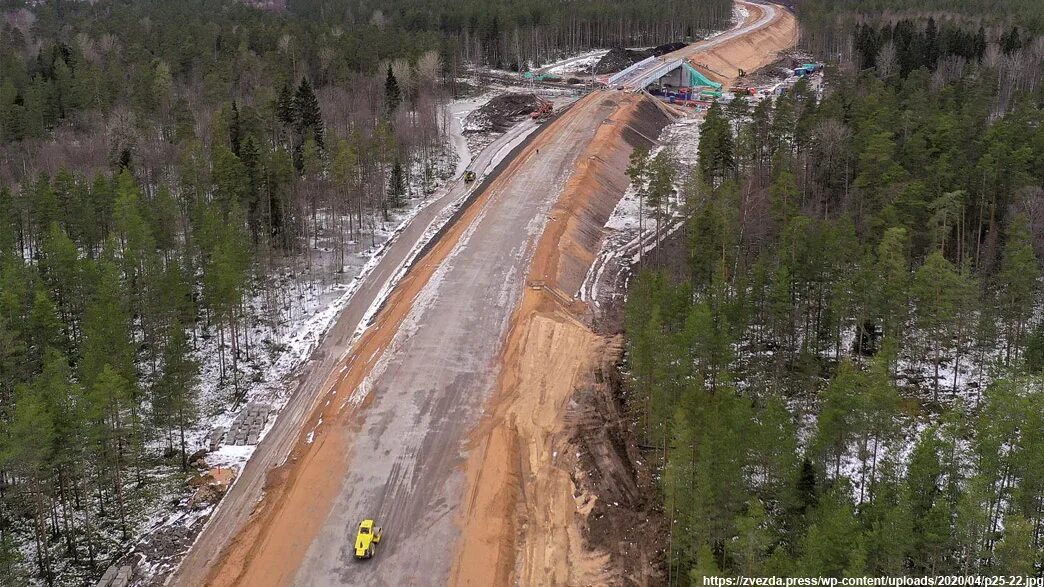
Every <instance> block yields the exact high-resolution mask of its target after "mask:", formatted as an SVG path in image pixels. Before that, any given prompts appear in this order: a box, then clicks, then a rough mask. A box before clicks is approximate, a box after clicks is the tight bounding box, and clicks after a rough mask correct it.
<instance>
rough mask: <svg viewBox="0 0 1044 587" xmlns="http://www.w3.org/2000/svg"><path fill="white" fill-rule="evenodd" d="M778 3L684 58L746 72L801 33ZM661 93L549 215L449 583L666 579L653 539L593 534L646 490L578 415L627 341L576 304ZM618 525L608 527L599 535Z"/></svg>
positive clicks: (610, 136) (634, 107)
mask: <svg viewBox="0 0 1044 587" xmlns="http://www.w3.org/2000/svg"><path fill="white" fill-rule="evenodd" d="M743 4H744V5H746V6H748V9H749V10H750V11H751V12H752V13H753V14H751V16H750V17H749V18H748V19H747V22H748V23H750V22H757V21H758V20H759V19H761V18H762V17H763V16H764V11H765V10H766V9H765V8H763V7H761V6H759V5H755V4H749V3H746V2H743ZM773 10H774V11H775V15H773V20H772V21H771V22H769V23H767V24H765V25H764V26H759V27H758V28H756V29H755V30H754V31H752V32H750V33H748V34H746V35H741V36H736V37H733V38H730V39H728V40H725V41H723V42H720V43H716V44H714V45H713V46H711V47H709V48H706V49H705V50H703V51H700V50H699V47H697V50H696V51H692V50H690V51H688V52H687V53H686V55H684V56H685V57H688V58H690V59H692V60H693V61H694V62H701V61H706V62H709V63H711V64H713V65H712V67H717V68H718V70H719V71H721V72H724V74H723V75H719V77H720V78H721V79H722V80H723V81H725V82H726V83H728V82H731V81H732V80H733V79H734V78H735V77H736V76H737V75H738V73H739V71H738V70H739V69H741V68H742V69H745V70H748V71H752V70H754V69H757V68H758V67H760V66H762V65H764V64H765V63H768V62H770V61H772V60H773V59H774V58H775V55H776V53H777V52H778V51H780V50H783V49H786V48H788V47H790V46H792V45H793V44H794V43H795V42H796V40H797V28H796V23H795V20H794V17H793V15H792V14H790V13H789V12H788V11H786V10H784V9H783V8H781V7H773ZM651 100H652V99H651V98H648V97H644V98H642V99H640V100H635V101H633V102H630V103H627V104H626V105H625V106H624V107H622V108H621V110H620V111H619V112H618V113H617V115H614V117H613V119H612V120H611V121H610V123H609V124H607V125H605V126H603V128H602V129H601V130H600V131H599V135H598V136H597V137H596V138H595V140H594V141H592V142H591V144H590V145H589V146H588V148H587V150H586V151H585V153H584V155H583V156H582V157H581V164H580V167H579V168H578V170H577V173H576V174H575V175H574V177H573V180H572V181H571V183H570V185H569V186H567V188H566V190H565V191H564V193H563V195H562V196H561V197H560V198H559V202H558V204H557V205H556V206H555V208H554V209H553V210H552V212H551V216H552V221H551V222H549V224H548V226H547V227H546V229H545V231H544V234H543V235H542V237H541V240H540V242H539V244H538V248H537V253H536V255H535V257H534V260H533V264H532V267H531V269H530V274H529V284H530V287H529V288H527V290H526V292H525V294H524V296H523V299H522V302H521V304H520V306H519V309H518V310H517V311H516V312H515V314H514V316H513V318H512V326H511V330H510V333H509V336H508V341H507V344H506V346H505V349H504V352H503V354H502V355H501V359H500V364H501V373H500V376H499V378H498V384H497V391H496V395H495V396H494V398H493V399H492V400H491V402H490V405H489V407H488V408H487V414H488V416H487V417H486V419H485V420H484V421H483V422H482V424H481V425H480V426H479V428H478V429H476V430H475V432H474V433H473V435H472V444H473V449H472V450H471V451H470V453H469V454H470V456H469V459H468V462H467V465H466V470H467V474H468V490H467V498H466V501H465V506H464V507H463V508H462V511H461V518H462V519H461V522H460V523H461V526H462V528H463V530H462V540H461V542H460V543H459V545H458V550H457V555H456V560H455V562H454V569H453V573H452V575H451V580H450V584H451V585H468V586H485V585H648V584H651V583H654V582H655V581H656V578H655V572H656V570H655V569H654V568H653V567H654V565H652V564H650V563H649V561H650V560H652V559H655V558H656V556H657V555H656V553H655V552H652V550H653V549H654V546H650V545H649V544H648V543H646V544H641V543H639V542H641V541H635V540H633V537H630V539H629V537H627V536H610V537H603V540H601V541H600V542H601V543H602V544H610V545H611V544H612V543H613V542H614V541H615V542H616V545H615V546H613V547H611V549H610V548H607V549H596V548H592V547H591V545H590V544H587V541H586V540H585V531H587V530H588V529H589V528H590V526H589V523H588V519H587V518H588V515H590V514H591V512H592V511H593V510H595V508H596V506H598V505H599V504H598V501H599V500H600V499H603V498H610V499H611V498H612V497H617V498H619V499H620V501H621V502H623V501H632V502H636V501H638V500H640V499H641V497H640V496H637V495H636V494H637V493H638V488H637V485H636V482H635V479H634V476H635V473H634V471H632V470H629V468H630V467H631V461H633V457H632V458H630V459H629V458H628V455H627V454H626V453H627V452H628V451H626V450H624V451H623V453H624V454H621V450H620V448H619V447H615V446H610V444H611V443H612V439H611V438H609V437H608V436H606V435H605V434H604V431H603V438H601V439H594V440H593V441H592V442H590V443H588V442H585V441H584V439H580V440H579V441H578V439H577V434H578V433H583V432H584V431H585V428H588V429H589V428H591V427H597V426H599V422H598V421H597V418H598V417H600V415H599V414H595V417H593V418H592V420H593V421H592V422H578V421H577V419H578V418H579V417H582V416H578V414H585V413H586V414H591V413H592V412H598V411H599V410H598V409H597V408H591V407H590V406H582V405H579V406H578V405H577V401H578V398H579V399H580V401H594V402H599V401H603V402H604V401H606V399H605V395H606V394H604V393H602V394H601V395H599V394H598V393H597V392H594V393H589V392H590V391H591V390H592V389H595V388H600V389H602V390H603V391H604V390H605V383H604V382H603V381H602V377H603V373H605V372H606V371H608V369H607V368H606V367H607V366H606V365H605V362H606V361H610V362H611V361H613V360H615V358H617V357H619V353H620V342H619V340H618V339H617V338H612V339H608V340H607V339H605V338H603V337H601V336H599V335H597V334H596V333H595V332H594V331H593V330H592V329H591V325H590V319H591V313H590V311H589V309H588V307H587V306H586V304H584V303H582V302H579V301H575V300H574V299H573V297H574V294H575V293H576V292H578V290H579V288H580V287H581V286H582V284H583V282H584V280H585V277H586V275H587V272H588V271H589V269H590V268H591V266H592V264H593V262H594V260H595V257H596V255H597V254H598V251H599V247H600V244H601V239H602V235H603V227H604V225H605V221H606V220H607V219H608V218H609V215H610V214H611V212H612V210H613V208H614V207H615V206H616V203H617V202H618V201H619V199H620V197H621V196H622V195H623V192H624V190H625V189H626V187H627V185H628V178H627V177H626V175H625V170H626V168H627V163H628V161H627V159H628V157H629V155H630V152H631V150H632V148H633V147H635V146H639V145H641V146H646V147H647V146H649V143H650V140H649V137H656V136H658V135H659V131H660V130H662V128H663V127H664V126H665V125H666V122H667V118H666V115H665V114H664V110H663V109H662V108H657V107H656V106H658V104H656V105H654V104H653V103H652V101H651ZM578 390H583V391H584V393H581V394H578V393H577V392H578ZM585 408H587V409H586V410H585ZM609 409H610V410H611V409H612V408H609ZM604 412H605V410H602V413H603V414H604ZM586 431H588V432H589V430H586ZM591 436H595V435H591ZM599 440H600V441H601V445H596V444H595V443H596V442H598V441H599ZM584 450H587V451H588V452H589V453H590V452H596V451H597V452H599V453H601V454H598V455H592V454H588V455H586V456H585V458H586V459H587V460H588V461H589V462H587V463H584V464H583V465H586V466H590V465H591V462H590V461H592V460H593V461H595V464H594V466H595V467H597V468H598V469H599V470H596V471H593V473H594V475H593V476H592V477H591V478H587V479H581V478H582V477H584V476H585V475H584V470H583V469H584V466H582V463H580V458H581V453H582V452H583V451H584ZM628 496H630V499H628ZM600 510H601V511H606V507H605V506H604V505H602V506H601V508H600ZM613 527H614V525H613V524H599V528H601V529H603V530H602V531H605V529H611V528H613ZM615 527H619V525H617V526H615ZM610 550H611V551H610Z"/></svg>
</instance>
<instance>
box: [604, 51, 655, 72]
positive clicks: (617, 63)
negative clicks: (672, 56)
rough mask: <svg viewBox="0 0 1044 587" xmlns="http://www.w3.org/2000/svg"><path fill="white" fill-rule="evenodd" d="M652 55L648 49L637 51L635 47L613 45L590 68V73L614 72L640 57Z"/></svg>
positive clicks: (640, 58)
mask: <svg viewBox="0 0 1044 587" xmlns="http://www.w3.org/2000/svg"><path fill="white" fill-rule="evenodd" d="M650 55H652V53H651V52H649V51H639V50H636V49H624V48H623V47H613V48H612V49H610V50H609V52H608V53H606V54H605V55H604V56H603V57H602V58H601V59H599V60H598V63H596V64H595V66H594V67H593V68H591V73H593V74H595V75H605V74H607V73H616V72H618V71H621V70H623V69H627V68H628V67H630V66H632V65H634V64H635V63H638V62H639V61H641V60H642V59H645V58H646V57H649V56H650Z"/></svg>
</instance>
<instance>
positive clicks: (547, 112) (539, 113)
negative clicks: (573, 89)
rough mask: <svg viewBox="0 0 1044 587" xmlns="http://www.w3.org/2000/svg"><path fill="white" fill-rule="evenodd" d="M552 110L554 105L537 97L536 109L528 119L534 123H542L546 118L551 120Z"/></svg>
mask: <svg viewBox="0 0 1044 587" xmlns="http://www.w3.org/2000/svg"><path fill="white" fill-rule="evenodd" d="M553 110H554V104H552V103H551V101H550V100H545V99H543V98H541V97H540V96H537V108H536V110H534V111H533V113H532V114H530V115H529V116H530V118H532V119H533V120H535V121H536V122H543V121H545V120H547V119H548V118H551V112H552V111H553Z"/></svg>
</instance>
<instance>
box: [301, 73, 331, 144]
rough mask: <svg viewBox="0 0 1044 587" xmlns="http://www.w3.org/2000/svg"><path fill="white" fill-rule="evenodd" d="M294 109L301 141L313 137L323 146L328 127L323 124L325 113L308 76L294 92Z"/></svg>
mask: <svg viewBox="0 0 1044 587" xmlns="http://www.w3.org/2000/svg"><path fill="white" fill-rule="evenodd" d="M294 110H296V112H297V117H298V118H297V133H298V134H299V135H300V137H301V141H304V140H306V139H307V138H309V137H311V138H312V139H313V140H315V144H316V145H318V146H319V148H320V149H322V148H323V144H324V143H323V139H324V134H325V131H326V128H325V127H324V126H323V113H322V111H321V110H320V109H319V99H318V98H316V97H315V91H314V90H313V89H312V84H310V83H308V78H301V84H300V85H299V86H297V93H296V94H294Z"/></svg>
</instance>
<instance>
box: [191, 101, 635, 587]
mask: <svg viewBox="0 0 1044 587" xmlns="http://www.w3.org/2000/svg"><path fill="white" fill-rule="evenodd" d="M617 107H618V102H617V101H616V100H614V99H612V97H611V96H607V95H592V96H589V97H588V98H586V99H584V100H581V101H580V102H578V103H577V104H575V105H574V106H573V107H572V109H570V110H569V111H567V112H566V113H564V114H563V115H562V117H561V118H559V119H558V120H556V121H554V122H552V123H551V127H549V128H548V129H547V130H546V132H544V133H543V134H541V135H540V136H538V137H537V138H536V140H535V141H534V142H533V143H532V144H530V145H529V146H527V147H525V148H524V149H523V150H522V152H521V153H520V154H519V155H517V156H516V157H515V159H514V160H513V162H512V164H511V165H510V166H508V168H507V169H505V170H504V171H503V172H502V174H501V175H500V177H499V178H498V179H497V180H495V181H494V182H493V183H492V185H491V186H490V187H489V188H488V189H487V190H486V191H485V193H484V194H483V200H482V201H481V202H476V203H475V204H474V205H473V206H472V208H473V211H472V214H471V217H470V218H465V219H462V220H461V222H460V227H459V229H458V230H457V233H456V234H449V235H447V236H446V237H445V239H444V240H445V241H446V243H448V244H446V245H445V246H442V247H436V248H435V249H434V250H433V251H432V252H431V253H429V256H428V257H425V259H422V260H421V262H420V263H419V265H418V267H419V269H418V271H416V272H414V273H413V274H412V275H411V277H410V278H409V279H408V280H407V282H406V283H405V284H404V286H403V288H402V291H409V294H402V295H400V296H398V297H394V296H393V299H392V300H391V301H390V302H389V304H388V306H386V308H385V310H384V311H382V319H383V320H384V321H381V320H379V321H378V323H377V325H375V327H374V328H373V329H372V330H371V331H370V332H369V333H368V335H369V336H365V337H364V339H363V340H361V341H360V344H359V348H357V349H355V351H353V354H352V355H351V356H350V357H349V361H348V363H347V364H346V365H345V366H344V367H340V368H339V367H338V365H337V364H336V363H335V364H334V365H332V366H331V368H330V370H329V371H330V372H333V373H335V375H339V377H337V378H336V381H337V383H336V384H335V385H333V386H332V387H331V388H330V389H331V391H332V395H330V396H326V397H329V398H330V399H328V400H327V402H326V403H325V404H323V405H322V406H319V407H320V409H319V410H318V413H317V414H314V415H313V417H312V418H311V419H310V421H309V422H308V423H307V424H306V425H305V426H304V429H305V430H312V431H313V432H314V433H315V440H314V443H313V444H308V445H300V444H299V446H298V448H297V449H295V456H294V457H292V461H291V463H290V465H289V466H288V467H286V468H285V470H284V471H280V472H279V475H277V476H276V477H277V479H276V480H275V481H273V480H272V479H270V480H269V483H270V487H269V489H271V490H272V491H270V493H271V497H269V498H266V500H265V502H269V503H267V504H266V506H265V507H266V508H267V509H266V511H265V512H264V513H263V514H262V515H258V516H256V518H257V521H256V523H253V524H251V527H250V528H248V529H247V531H246V532H245V533H242V534H237V535H236V537H235V538H233V539H232V540H231V548H229V549H228V550H226V552H225V553H224V555H223V556H222V557H221V558H220V559H219V560H218V561H216V565H214V567H213V568H212V569H211V570H210V572H209V576H208V578H207V579H206V580H205V581H204V582H205V583H209V584H214V585H231V584H238V585H250V586H252V587H253V586H259V585H285V584H296V585H309V586H321V585H346V584H348V585H355V584H358V585H362V584H367V585H433V584H441V583H445V582H446V580H447V578H448V575H449V571H450V564H451V561H452V558H453V552H454V551H453V545H454V544H455V542H456V539H457V537H458V533H459V530H458V528H457V526H456V524H455V522H454V511H455V510H456V508H457V506H458V505H459V503H460V500H461V498H462V495H463V491H464V483H465V478H464V474H463V472H462V471H461V468H460V465H461V464H462V463H463V461H464V457H465V451H466V446H465V445H464V442H463V441H464V439H465V436H466V434H467V432H468V431H469V430H471V429H472V428H473V427H474V425H475V424H476V423H477V422H478V420H479V417H480V416H481V413H482V408H483V404H484V402H485V401H486V400H487V399H488V397H489V395H490V393H491V391H492V389H493V384H494V379H495V373H496V369H495V364H494V363H495V359H496V357H497V351H498V349H499V348H500V347H501V345H502V341H503V339H504V337H505V334H506V328H507V325H508V322H509V319H510V317H511V314H512V310H513V309H514V307H515V306H516V305H517V302H518V299H519V296H520V295H521V293H522V291H523V289H524V286H525V283H524V276H525V275H526V273H527V269H528V267H529V262H530V259H531V256H532V253H533V250H534V247H535V243H536V239H537V238H538V237H539V235H540V234H541V232H542V230H543V226H544V224H545V222H547V220H548V219H547V216H546V214H547V211H548V210H549V209H550V208H551V206H552V204H553V203H554V202H555V199H556V196H557V195H558V192H559V191H560V189H561V187H562V186H563V185H564V184H565V182H566V181H567V180H568V178H569V176H570V175H571V174H572V172H573V170H574V169H576V166H577V157H578V156H579V154H580V152H581V151H583V149H584V147H585V146H586V145H587V144H588V142H590V140H591V138H592V137H593V136H594V134H595V132H596V131H597V130H598V128H599V127H600V126H601V124H602V123H603V121H604V120H605V119H606V118H608V117H609V115H610V114H612V113H613V112H614V111H615V110H616V108H617ZM410 288H414V289H413V290H412V291H411V290H410ZM382 337H383V340H382ZM323 389H324V390H325V389H327V387H326V386H324V387H323ZM294 461H296V462H294ZM274 485H279V488H278V491H276V490H275V487H273V486H274ZM363 517H375V518H376V519H377V520H378V522H379V523H380V524H381V525H382V526H383V528H384V532H385V534H384V535H385V538H384V542H383V543H382V545H381V551H380V553H379V555H378V556H377V557H376V558H375V559H373V560H370V561H367V563H365V564H359V563H357V562H356V561H355V560H354V559H353V556H352V551H351V545H352V542H353V540H354V535H355V527H356V525H357V524H358V521H359V520H360V519H362V518H363ZM195 576H196V577H197V578H198V577H199V575H195ZM182 584H185V585H188V584H190V583H189V582H183V583H182ZM197 584H203V583H197Z"/></svg>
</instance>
